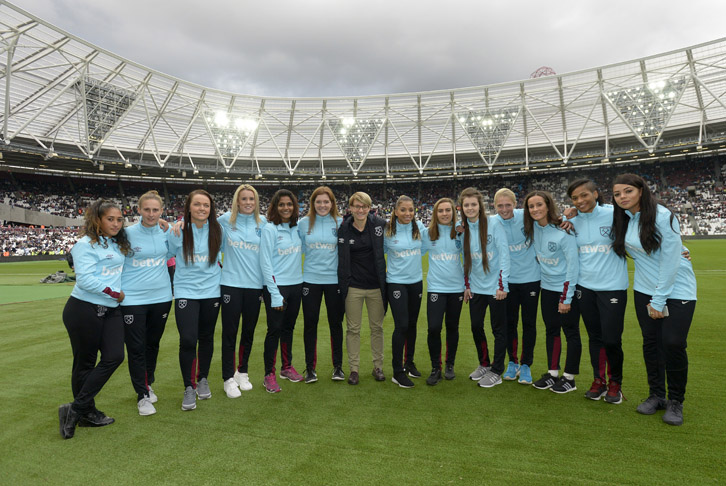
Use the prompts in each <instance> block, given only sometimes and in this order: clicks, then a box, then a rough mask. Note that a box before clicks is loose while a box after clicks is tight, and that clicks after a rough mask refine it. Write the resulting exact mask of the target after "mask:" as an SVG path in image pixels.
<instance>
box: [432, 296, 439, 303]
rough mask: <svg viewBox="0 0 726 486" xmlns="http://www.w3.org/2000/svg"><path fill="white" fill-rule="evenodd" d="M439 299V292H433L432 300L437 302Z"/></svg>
mask: <svg viewBox="0 0 726 486" xmlns="http://www.w3.org/2000/svg"><path fill="white" fill-rule="evenodd" d="M437 300H439V294H431V302H436V301H437Z"/></svg>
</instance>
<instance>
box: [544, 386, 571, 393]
mask: <svg viewBox="0 0 726 486" xmlns="http://www.w3.org/2000/svg"><path fill="white" fill-rule="evenodd" d="M550 391H552V392H554V393H557V394H558V395H564V394H565V393H570V392H573V391H577V387H576V386H573V387H572V388H570V389H568V390H562V391H558V390H555V389H554V388H550Z"/></svg>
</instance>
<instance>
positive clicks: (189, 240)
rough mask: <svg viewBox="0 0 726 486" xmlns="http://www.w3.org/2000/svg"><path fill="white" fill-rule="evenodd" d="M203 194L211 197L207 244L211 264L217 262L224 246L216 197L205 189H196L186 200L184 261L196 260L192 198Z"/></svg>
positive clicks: (183, 236)
mask: <svg viewBox="0 0 726 486" xmlns="http://www.w3.org/2000/svg"><path fill="white" fill-rule="evenodd" d="M197 195H202V196H206V197H207V198H209V218H207V221H208V222H209V237H208V239H207V245H208V248H209V262H208V264H209V266H212V265H216V264H217V255H219V249H220V248H221V247H222V227H221V226H219V223H218V222H217V208H216V207H215V205H214V199H212V196H211V195H210V194H209V193H208V192H207V191H205V190H204V189H196V190H194V191H192V192H190V193H189V195H188V196H187V200H186V201H185V202H184V232H183V234H182V249H183V251H184V263H186V264H190V263H192V262H194V232H193V230H192V225H193V224H194V223H192V211H191V207H192V199H194V196H197Z"/></svg>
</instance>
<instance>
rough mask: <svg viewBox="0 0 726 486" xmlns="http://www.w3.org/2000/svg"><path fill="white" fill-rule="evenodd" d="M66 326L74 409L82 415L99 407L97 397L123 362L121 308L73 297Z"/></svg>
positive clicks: (68, 304) (65, 313)
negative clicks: (70, 358)
mask: <svg viewBox="0 0 726 486" xmlns="http://www.w3.org/2000/svg"><path fill="white" fill-rule="evenodd" d="M63 324H64V325H65V327H66V330H67V331H68V337H69V338H70V340H71V349H72V350H73V371H72V372H71V388H72V390H73V399H74V400H73V403H72V405H71V406H72V407H73V410H74V411H75V412H77V413H79V414H81V415H82V414H85V413H86V412H90V411H92V410H93V409H94V408H95V407H96V403H95V400H94V399H95V397H96V395H98V392H100V391H101V388H103V385H105V384H106V382H107V381H108V379H109V378H111V375H112V374H113V372H114V371H116V368H118V367H119V366H120V365H121V363H122V362H123V360H124V328H123V320H122V319H121V311H120V310H119V308H118V307H116V308H109V307H105V306H102V305H96V304H91V303H90V302H86V301H83V300H79V299H76V298H75V297H71V298H69V299H68V302H66V305H65V307H64V308H63ZM99 351H100V352H101V359H100V360H99V361H98V363H96V360H97V359H98V353H99Z"/></svg>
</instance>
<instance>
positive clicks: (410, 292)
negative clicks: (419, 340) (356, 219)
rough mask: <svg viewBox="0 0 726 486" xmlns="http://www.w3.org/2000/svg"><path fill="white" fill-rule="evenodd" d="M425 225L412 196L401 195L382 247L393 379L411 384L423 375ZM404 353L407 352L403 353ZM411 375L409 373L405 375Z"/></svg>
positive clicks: (404, 383) (404, 385)
mask: <svg viewBox="0 0 726 486" xmlns="http://www.w3.org/2000/svg"><path fill="white" fill-rule="evenodd" d="M424 229H425V228H424V226H423V224H422V223H421V222H420V221H416V219H415V216H414V209H413V199H411V198H410V197H408V196H401V197H399V198H398V200H397V201H396V206H395V209H394V211H393V214H392V215H391V220H390V221H389V222H388V224H387V225H386V235H385V238H384V241H383V247H384V250H385V252H386V254H387V255H388V268H387V270H386V286H387V291H388V302H390V304H391V313H392V314H393V322H394V325H395V328H394V330H393V344H392V349H391V354H393V378H392V381H393V383H395V384H397V385H398V386H400V387H401V388H412V387H413V382H412V381H411V380H410V379H409V376H410V377H412V378H420V377H421V373H420V372H419V371H418V370H417V369H416V365H415V364H414V361H413V356H414V352H415V350H416V323H417V321H418V314H419V311H420V310H421V294H422V293H423V268H422V266H421V255H422V253H423V250H422V247H423V244H424V242H423V239H422V238H421V234H422V233H423V231H424ZM404 355H405V356H404ZM406 375H408V376H406Z"/></svg>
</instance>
